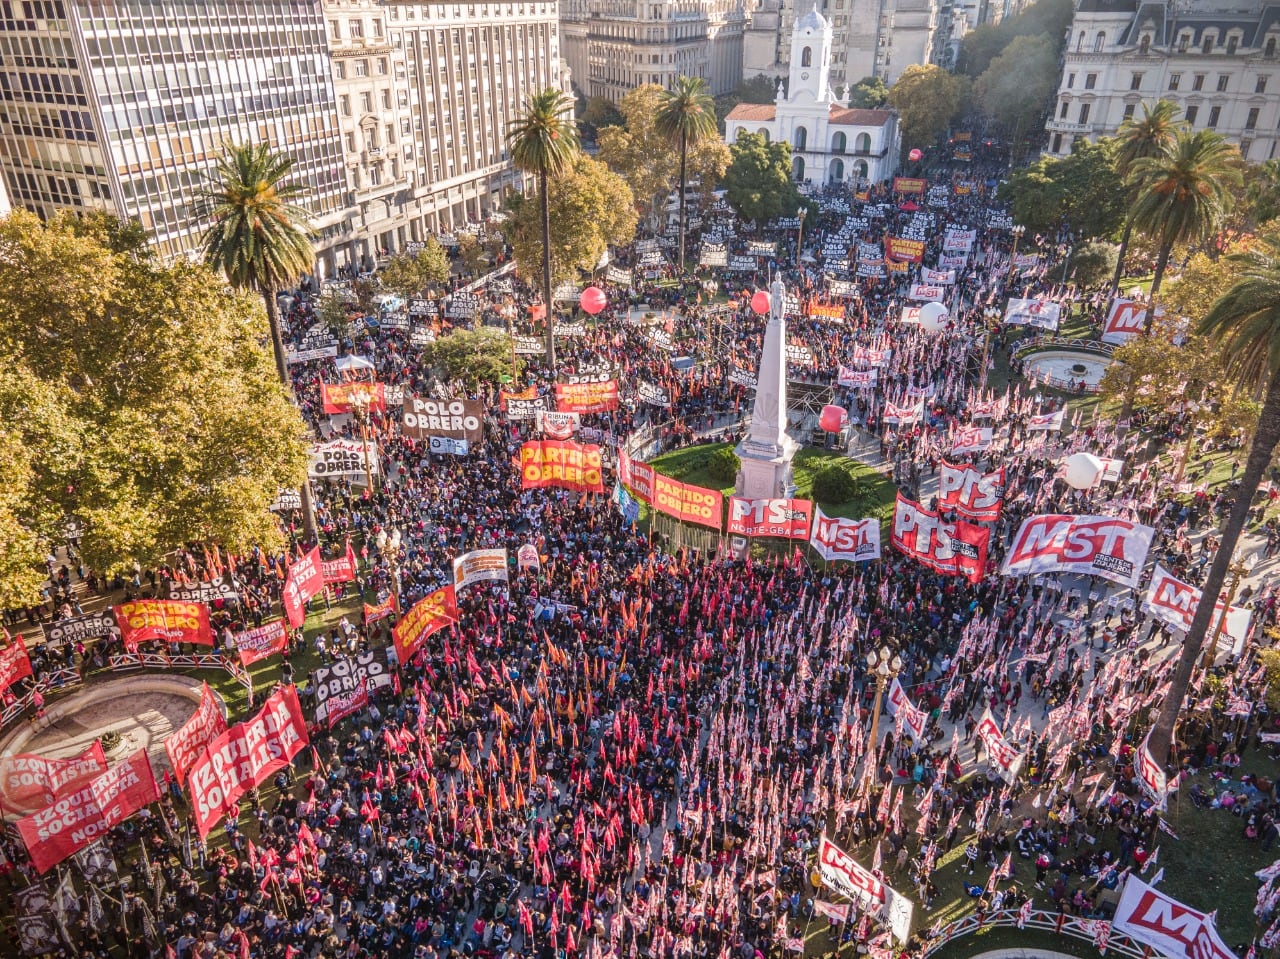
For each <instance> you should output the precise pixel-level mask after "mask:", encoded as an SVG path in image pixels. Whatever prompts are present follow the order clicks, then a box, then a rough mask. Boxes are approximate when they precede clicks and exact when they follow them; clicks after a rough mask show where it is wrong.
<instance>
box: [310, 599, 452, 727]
mask: <svg viewBox="0 0 1280 959" xmlns="http://www.w3.org/2000/svg"><path fill="white" fill-rule="evenodd" d="M367 608H368V607H366V609H367ZM457 621H458V600H457V597H456V596H455V594H454V591H453V587H452V586H442V587H441V588H440V589H437V590H436V591H435V592H434V593H428V594H427V595H426V596H424V597H422V599H420V600H418V601H417V602H416V603H414V604H413V608H412V609H410V610H409V612H407V613H405V614H404V616H402V617H401V619H400V622H398V623H396V627H395V629H393V630H392V631H391V640H392V642H393V643H394V644H395V647H396V658H397V659H399V660H400V662H401V663H407V662H408V661H409V659H410V658H411V657H412V656H413V654H414V653H416V652H417V651H418V649H419V648H420V647H421V646H422V644H423V643H424V642H426V641H427V637H428V636H430V635H431V634H432V633H434V632H436V631H437V630H439V629H443V628H444V627H445V626H448V625H449V624H450V623H456V622H457ZM330 718H331V719H332V716H331V717H330ZM330 725H332V722H330Z"/></svg>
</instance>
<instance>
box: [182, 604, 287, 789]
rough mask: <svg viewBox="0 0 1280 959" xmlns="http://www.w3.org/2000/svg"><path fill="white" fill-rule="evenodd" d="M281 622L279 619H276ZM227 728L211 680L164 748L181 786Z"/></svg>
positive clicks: (202, 687)
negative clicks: (206, 751) (210, 745)
mask: <svg viewBox="0 0 1280 959" xmlns="http://www.w3.org/2000/svg"><path fill="white" fill-rule="evenodd" d="M277 622H279V620H277ZM226 731H227V718H226V716H224V715H223V714H222V710H221V709H219V708H218V701H217V700H216V699H214V698H213V690H211V689H210V688H209V684H208V683H204V684H202V685H201V688H200V705H199V706H197V707H196V711H195V712H194V713H192V714H191V718H190V719H188V720H187V721H186V722H185V723H183V724H182V725H181V726H179V727H178V728H177V729H175V730H174V731H173V732H172V733H170V734H169V738H168V739H166V740H165V741H164V750H165V752H166V753H168V754H169V765H171V766H172V767H173V775H174V776H175V777H176V778H177V780H178V783H179V784H180V785H181V784H182V783H185V782H186V781H187V773H189V772H190V771H191V767H192V766H194V765H195V764H196V762H197V760H199V759H200V756H201V755H202V754H203V753H204V751H205V750H206V749H208V748H209V744H210V743H211V742H213V741H214V740H215V739H217V738H218V737H219V736H221V735H222V734H223V733H225V732H226Z"/></svg>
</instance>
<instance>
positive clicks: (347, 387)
mask: <svg viewBox="0 0 1280 959" xmlns="http://www.w3.org/2000/svg"><path fill="white" fill-rule="evenodd" d="M320 402H321V403H323V404H324V411H325V412H326V413H328V414H329V415H330V416H333V415H335V414H338V413H350V412H351V411H352V410H353V409H355V408H357V407H359V406H361V405H362V404H363V405H364V406H365V407H366V408H367V409H368V410H370V411H371V412H374V413H385V412H386V411H387V393H386V389H385V387H383V385H382V384H381V383H321V384H320Z"/></svg>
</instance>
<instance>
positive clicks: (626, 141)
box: [599, 83, 680, 216]
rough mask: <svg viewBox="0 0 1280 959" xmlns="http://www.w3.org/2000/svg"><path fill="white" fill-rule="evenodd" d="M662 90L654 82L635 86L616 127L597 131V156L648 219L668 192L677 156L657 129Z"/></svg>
mask: <svg viewBox="0 0 1280 959" xmlns="http://www.w3.org/2000/svg"><path fill="white" fill-rule="evenodd" d="M664 92H665V91H664V90H663V89H662V87H660V86H658V85H657V84H656V83H646V84H645V85H644V86H640V87H636V88H635V89H634V90H632V91H630V92H629V93H628V94H627V95H626V96H624V97H623V98H622V103H621V104H619V110H620V112H621V114H622V117H623V121H624V122H623V123H622V125H620V126H611V127H607V128H605V129H603V130H601V131H600V136H599V142H600V153H599V157H600V159H601V160H603V161H604V162H605V163H606V164H608V166H609V169H610V170H612V171H613V172H614V173H617V174H618V175H619V176H621V177H622V179H623V180H625V181H626V183H627V186H629V187H630V188H631V192H632V194H633V195H634V197H635V199H636V201H637V202H638V203H639V204H640V207H641V209H642V210H643V211H644V212H645V214H646V215H648V216H652V215H653V214H654V213H655V211H656V210H657V209H658V206H659V204H660V203H662V202H663V200H664V199H665V198H666V195H667V194H668V193H669V192H671V184H672V183H673V182H675V177H676V169H677V167H678V166H679V163H680V157H679V155H678V153H677V151H676V149H675V148H674V147H673V146H672V145H671V143H670V141H668V140H667V138H666V137H664V136H663V135H662V133H661V132H659V130H658V126H657V120H658V112H659V110H661V109H662V103H663V94H664Z"/></svg>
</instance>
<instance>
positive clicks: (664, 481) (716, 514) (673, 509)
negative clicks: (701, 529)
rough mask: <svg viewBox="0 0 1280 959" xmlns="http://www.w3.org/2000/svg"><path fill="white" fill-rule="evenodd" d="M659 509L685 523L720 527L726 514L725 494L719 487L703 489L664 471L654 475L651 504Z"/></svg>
mask: <svg viewBox="0 0 1280 959" xmlns="http://www.w3.org/2000/svg"><path fill="white" fill-rule="evenodd" d="M650 505H652V506H653V508H654V509H656V510H658V511H659V512H662V513H666V514H667V515H668V516H674V517H675V518H676V519H678V520H682V521H683V522H686V523H697V524H698V525H699V526H710V527H711V528H712V529H717V530H718V529H719V528H720V523H721V517H722V516H723V515H724V494H723V493H721V492H720V491H719V490H713V489H703V488H702V487H701V486H693V485H691V484H689V483H681V482H680V481H679V480H673V479H672V478H671V477H670V476H663V475H662V474H661V473H658V472H655V473H654V474H653V500H652V502H651V504H650Z"/></svg>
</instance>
